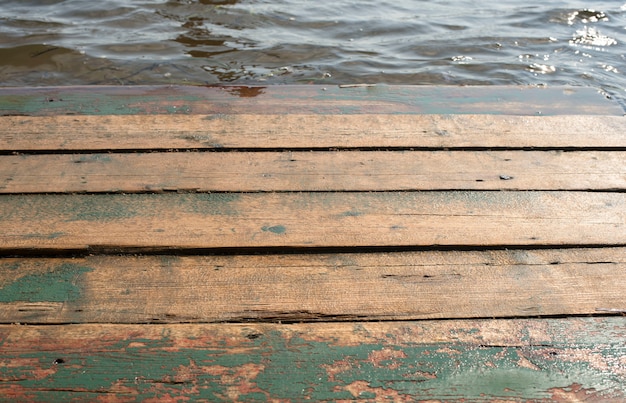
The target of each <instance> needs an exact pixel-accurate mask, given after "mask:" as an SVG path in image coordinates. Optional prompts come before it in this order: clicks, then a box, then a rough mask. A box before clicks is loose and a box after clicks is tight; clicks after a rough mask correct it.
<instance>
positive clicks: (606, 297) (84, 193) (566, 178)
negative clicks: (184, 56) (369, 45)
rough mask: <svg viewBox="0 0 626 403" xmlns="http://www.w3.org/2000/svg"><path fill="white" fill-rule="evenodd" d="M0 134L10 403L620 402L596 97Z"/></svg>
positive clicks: (607, 144)
mask: <svg viewBox="0 0 626 403" xmlns="http://www.w3.org/2000/svg"><path fill="white" fill-rule="evenodd" d="M548 115H553V116H548ZM0 125H2V127H3V130H2V132H1V133H0V150H2V152H1V153H0V323H2V325H0V400H3V399H5V400H7V401H17V402H21V401H24V402H30V401H35V402H40V401H63V402H65V401H109V402H111V401H113V402H117V401H123V402H127V401H166V402H167V401H177V402H180V401H185V400H194V401H242V402H252V401H275V402H289V401H304V400H310V401H346V402H347V401H354V400H361V401H407V402H408V401H417V400H425V401H429V402H435V401H436V402H444V401H445V402H471V401H473V402H483V401H493V402H504V401H506V402H511V401H515V402H521V401H532V402H543V401H545V402H547V401H567V402H573V401H603V402H604V401H624V399H626V396H625V392H626V387H625V386H624V385H626V379H625V377H626V372H625V371H624V368H625V367H626V351H624V337H625V336H626V320H625V319H624V318H623V317H621V316H615V315H622V314H624V313H626V305H624V301H623V299H624V298H623V295H624V292H623V290H624V289H626V192H625V190H626V186H625V185H626V165H625V161H626V158H624V157H625V156H626V155H625V153H626V134H625V133H626V118H625V117H623V111H622V110H621V109H620V108H619V107H618V106H617V105H616V104H614V103H612V102H610V101H609V100H606V99H604V98H603V97H601V96H600V95H599V94H598V93H597V91H596V90H594V89H590V88H557V87H551V88H530V87H524V88H511V87H507V88H503V87H489V88H481V87H445V88H441V87H407V86H375V87H370V86H357V87H337V86H332V87H330V86H329V87H327V88H324V87H321V86H293V87H290V86H282V87H278V86H277V87H267V88H266V87H210V88H202V87H194V88H189V87H169V86H168V87H96V88H94V87H79V88H76V87H71V88H27V89H24V88H20V89H16V88H4V89H0ZM76 192H77V193H76ZM133 253H141V254H142V255H134V254H133ZM580 315H591V316H595V317H593V318H575V317H573V316H580ZM545 316H558V317H566V318H562V319H545V318H543V319H540V317H545ZM496 317H497V318H502V320H484V319H485V318H486V319H489V318H496ZM520 317H527V318H528V317H535V318H536V319H525V320H522V319H520ZM480 318H483V320H479V319H480ZM504 318H508V319H504ZM418 319H419V320H421V321H419V322H411V321H412V320H418ZM432 319H445V320H441V321H432ZM461 319H462V320H461ZM380 320H384V321H385V322H383V323H375V321H380ZM299 322H307V323H299ZM312 322H317V323H312ZM17 323H21V324H26V325H28V326H20V325H17ZM286 323H291V324H286ZM11 324H13V325H11ZM44 325H45V326H44Z"/></svg>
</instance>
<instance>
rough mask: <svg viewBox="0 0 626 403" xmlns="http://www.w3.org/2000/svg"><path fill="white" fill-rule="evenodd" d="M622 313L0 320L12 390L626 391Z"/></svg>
mask: <svg viewBox="0 0 626 403" xmlns="http://www.w3.org/2000/svg"><path fill="white" fill-rule="evenodd" d="M625 337H626V322H625V321H624V319H623V318H603V319H588V318H587V319H561V320H506V321H503V320H472V321H441V322H430V321H425V322H401V323H389V322H388V323H346V324H319V325H316V324H300V325H289V326H285V325H282V326H281V325H269V324H246V325H228V326H224V325H154V326H137V325H130V326H120V325H117V326H116V325H66V326H45V327H39V326H0V356H1V357H2V359H1V361H0V371H2V377H1V380H0V394H2V395H3V396H4V397H5V398H7V399H10V400H11V401H16V402H24V401H51V400H52V401H87V400H89V401H91V400H93V401H97V400H104V401H108V402H128V401H142V402H151V401H155V402H156V401H159V402H174V401H184V400H187V399H192V400H193V401H204V402H207V401H210V402H216V401H228V402H250V401H281V402H284V401H305V400H306V401H308V400H310V401H337V402H348V401H395V402H414V401H428V402H451V401H454V402H468V401H471V402H485V401H493V402H496V401H497V402H520V401H524V402H529V401H532V402H548V401H553V402H554V401H557V402H580V401H585V402H619V401H623V399H624V398H625V397H624V394H625V392H626V388H625V386H624V385H626V374H625V373H624V355H625V353H626V352H625V351H624V343H623V340H624V338H625Z"/></svg>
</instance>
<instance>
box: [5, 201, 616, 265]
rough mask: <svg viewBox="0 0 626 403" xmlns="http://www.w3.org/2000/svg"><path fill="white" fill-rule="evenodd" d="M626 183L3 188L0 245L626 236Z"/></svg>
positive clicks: (594, 241) (414, 242) (504, 241)
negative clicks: (484, 187) (577, 188)
mask: <svg viewBox="0 0 626 403" xmlns="http://www.w3.org/2000/svg"><path fill="white" fill-rule="evenodd" d="M625 224H626V193H602V192H507V191H502V192H478V191H469V192H462V191H454V192H436V191H434V192H382V193H359V192H354V193H350V192H348V193H334V192H331V193H243V194H234V193H210V194H204V193H194V194H88V195H4V196H2V197H0V250H3V251H5V253H6V252H10V251H12V250H16V249H31V248H43V249H70V250H72V249H84V250H89V249H98V248H103V247H104V248H122V249H124V248H148V249H160V248H168V249H169V248H192V249H193V248H246V247H252V248H254V247H282V248H285V247H305V248H307V247H354V246H361V247H370V246H431V245H451V246H454V245H468V246H481V247H485V246H495V245H499V246H510V245H624V244H626V225H625Z"/></svg>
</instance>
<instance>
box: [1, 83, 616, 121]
mask: <svg viewBox="0 0 626 403" xmlns="http://www.w3.org/2000/svg"><path fill="white" fill-rule="evenodd" d="M213 113H225V114H233V113H279V114H294V113H306V114H310V113H313V114H337V113H339V114H345V113H348V114H353V113H392V114H397V113H419V114H457V113H478V114H484V113H496V114H498V113H500V114H510V115H527V116H533V115H557V114H567V115H594V114H599V115H617V116H621V115H623V114H624V111H623V110H622V108H620V107H619V105H618V104H617V103H615V102H612V101H609V100H607V99H606V98H605V97H603V96H602V95H601V94H600V93H599V92H598V91H597V90H595V89H593V88H580V87H548V88H539V87H521V86H468V87H460V86H386V85H378V86H369V87H345V86H335V85H333V86H321V85H289V86H280V85H276V86H269V87H247V86H222V87H199V86H198V87H190V86H132V87H123V86H115V87H104V86H103V87H95V86H88V87H33V88H2V89H0V115H16V114H17V115H65V114H72V115H75V114H78V115H101V114H104V115H138V114H168V115H169V114H213Z"/></svg>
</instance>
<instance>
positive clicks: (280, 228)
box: [261, 225, 287, 235]
mask: <svg viewBox="0 0 626 403" xmlns="http://www.w3.org/2000/svg"><path fill="white" fill-rule="evenodd" d="M261 230H262V231H263V232H271V233H273V234H277V235H282V234H284V233H285V232H287V228H285V226H284V225H273V226H271V227H269V226H267V225H266V226H263V227H261Z"/></svg>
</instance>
